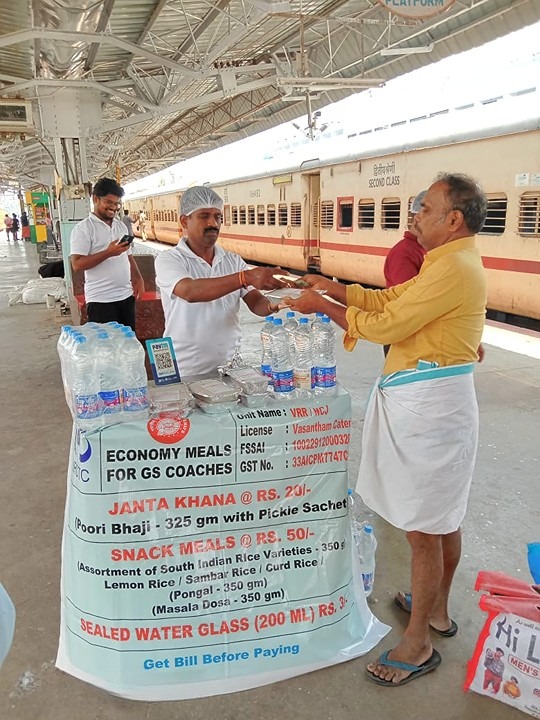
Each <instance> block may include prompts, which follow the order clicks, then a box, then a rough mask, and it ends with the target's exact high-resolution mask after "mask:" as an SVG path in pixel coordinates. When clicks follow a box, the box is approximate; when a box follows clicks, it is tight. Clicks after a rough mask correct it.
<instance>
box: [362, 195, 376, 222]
mask: <svg viewBox="0 0 540 720" xmlns="http://www.w3.org/2000/svg"><path fill="white" fill-rule="evenodd" d="M358 227H359V228H363V229H365V230H372V229H373V228H374V227H375V201H374V200H373V199H372V198H369V199H368V198H362V199H361V200H359V201H358Z"/></svg>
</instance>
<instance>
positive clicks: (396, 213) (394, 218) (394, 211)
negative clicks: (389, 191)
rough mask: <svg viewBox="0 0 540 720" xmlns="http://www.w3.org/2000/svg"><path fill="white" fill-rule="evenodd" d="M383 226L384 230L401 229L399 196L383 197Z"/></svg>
mask: <svg viewBox="0 0 540 720" xmlns="http://www.w3.org/2000/svg"><path fill="white" fill-rule="evenodd" d="M381 209H382V214H381V227H382V229H383V230H399V219H400V215H401V200H400V199H399V198H383V201H382V206H381Z"/></svg>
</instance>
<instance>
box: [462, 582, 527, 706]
mask: <svg viewBox="0 0 540 720" xmlns="http://www.w3.org/2000/svg"><path fill="white" fill-rule="evenodd" d="M475 589H476V590H487V592H488V593H489V594H487V595H482V597H481V598H480V600H479V603H478V604H479V606H480V609H481V610H483V611H484V612H486V613H487V614H488V617H487V619H486V622H485V624H484V627H483V628H482V630H481V632H480V635H479V636H478V640H477V642H476V647H475V649H474V653H473V657H472V658H471V660H470V661H469V663H468V666H467V677H466V679H465V690H473V691H474V692H477V693H479V694H480V695H486V696H487V697H492V698H494V699H496V700H500V701H501V702H503V703H506V704H508V705H511V706H513V707H516V708H518V709H519V710H522V711H523V712H525V713H528V714H529V715H532V716H533V717H535V718H540V689H539V685H540V592H538V589H537V588H535V587H534V586H533V585H529V584H527V583H526V582H524V581H523V580H516V579H515V578H512V577H510V576H509V575H504V574H503V573H495V572H485V571H483V572H480V573H479V574H478V577H477V580H476V586H475Z"/></svg>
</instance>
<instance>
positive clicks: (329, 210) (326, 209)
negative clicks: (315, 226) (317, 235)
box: [321, 200, 334, 228]
mask: <svg viewBox="0 0 540 720" xmlns="http://www.w3.org/2000/svg"><path fill="white" fill-rule="evenodd" d="M333 226H334V203H333V202H332V200H323V201H322V203H321V227H322V228H331V227H333Z"/></svg>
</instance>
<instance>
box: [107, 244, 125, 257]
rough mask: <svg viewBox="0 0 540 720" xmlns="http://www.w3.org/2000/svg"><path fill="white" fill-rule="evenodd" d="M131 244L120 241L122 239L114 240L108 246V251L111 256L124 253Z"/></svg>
mask: <svg viewBox="0 0 540 720" xmlns="http://www.w3.org/2000/svg"><path fill="white" fill-rule="evenodd" d="M130 246H131V243H127V242H120V240H113V241H112V243H111V244H110V245H109V247H108V248H107V253H108V255H109V257H117V256H118V255H122V253H125V252H126V250H128V249H129V248H130Z"/></svg>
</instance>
